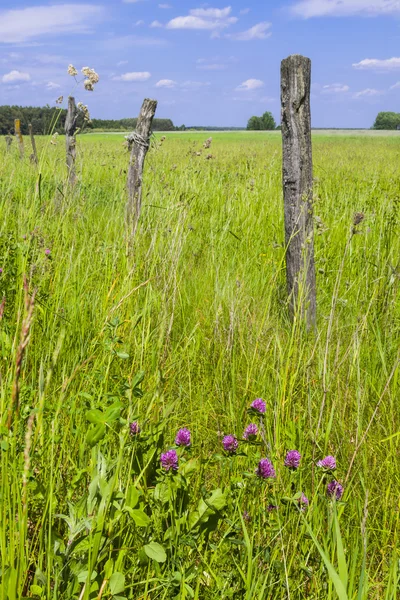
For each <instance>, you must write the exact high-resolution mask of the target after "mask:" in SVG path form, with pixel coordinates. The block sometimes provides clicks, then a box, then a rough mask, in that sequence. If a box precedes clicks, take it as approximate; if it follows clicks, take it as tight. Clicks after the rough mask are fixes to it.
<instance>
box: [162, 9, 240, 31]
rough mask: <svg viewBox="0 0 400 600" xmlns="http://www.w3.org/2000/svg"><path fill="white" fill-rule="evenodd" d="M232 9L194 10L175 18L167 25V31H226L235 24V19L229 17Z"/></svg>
mask: <svg viewBox="0 0 400 600" xmlns="http://www.w3.org/2000/svg"><path fill="white" fill-rule="evenodd" d="M231 12H232V8H231V7H230V6H227V7H226V8H194V9H192V10H190V11H189V15H188V16H185V17H176V18H175V19H172V20H171V21H169V23H167V29H200V30H201V29H202V30H208V31H216V30H221V29H226V28H227V27H229V26H230V25H234V24H235V23H237V21H238V19H237V17H231V16H230V14H231Z"/></svg>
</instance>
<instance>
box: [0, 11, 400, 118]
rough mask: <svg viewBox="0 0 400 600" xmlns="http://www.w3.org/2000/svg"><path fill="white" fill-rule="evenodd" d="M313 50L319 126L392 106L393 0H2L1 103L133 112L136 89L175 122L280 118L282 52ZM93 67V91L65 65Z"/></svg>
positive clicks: (395, 66) (396, 94)
mask: <svg viewBox="0 0 400 600" xmlns="http://www.w3.org/2000/svg"><path fill="white" fill-rule="evenodd" d="M294 53H299V54H304V55H306V56H309V57H310V58H311V59H312V64H313V67H312V69H313V73H312V80H313V87H312V117H313V125H314V126H315V127H330V126H332V127H370V126H371V125H372V123H373V121H374V118H375V116H376V114H377V112H379V111H380V110H391V111H396V112H397V111H400V0H283V1H278V0H231V1H229V2H228V1H227V2H224V1H222V0H218V1H215V2H214V0H212V2H211V4H203V3H201V2H198V3H197V2H196V0H102V1H99V2H98V3H97V2H96V3H90V2H87V3H86V2H74V0H71V2H70V3H63V2H52V3H50V4H47V3H45V2H44V0H42V1H40V0H39V1H35V0H12V1H11V0H1V8H0V104H23V105H28V104H29V105H44V104H47V103H49V104H53V103H54V101H55V99H56V98H57V97H58V96H60V95H61V94H63V95H68V94H71V93H74V95H75V96H76V99H77V100H80V101H83V102H84V103H85V104H88V105H89V108H90V112H91V114H92V116H93V117H98V118H121V117H131V116H136V115H137V113H138V110H139V108H140V105H141V102H142V99H143V98H144V97H146V96H147V97H154V98H157V99H158V100H159V109H158V116H160V117H170V118H171V119H173V121H174V123H175V124H177V125H180V124H185V125H187V126H189V125H221V126H229V125H232V126H244V125H245V124H246V122H247V119H248V118H249V117H250V116H251V115H253V114H256V115H258V114H262V113H263V112H264V111H265V110H270V111H271V112H272V113H273V114H274V116H275V118H276V119H277V121H278V120H279V112H280V108H279V68H280V61H281V59H282V58H285V57H286V56H288V55H289V54H294ZM70 63H71V64H73V65H74V66H75V67H76V68H77V69H78V70H80V69H81V68H82V67H84V66H89V67H92V68H94V69H95V70H96V71H97V72H98V73H99V75H100V82H99V84H98V85H97V86H96V90H95V91H94V92H86V91H83V89H82V86H80V87H79V88H78V89H74V85H75V82H74V80H73V79H72V78H71V77H70V76H68V74H67V67H68V65H69V64H70Z"/></svg>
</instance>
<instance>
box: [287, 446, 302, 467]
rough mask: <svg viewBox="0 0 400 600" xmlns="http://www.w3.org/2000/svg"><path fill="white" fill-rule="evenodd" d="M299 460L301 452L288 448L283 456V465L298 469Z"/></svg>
mask: <svg viewBox="0 0 400 600" xmlns="http://www.w3.org/2000/svg"><path fill="white" fill-rule="evenodd" d="M300 460H301V454H300V452H299V451H298V450H289V452H288V453H287V454H286V458H285V467H289V469H298V468H299V465H300Z"/></svg>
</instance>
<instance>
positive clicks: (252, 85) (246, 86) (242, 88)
mask: <svg viewBox="0 0 400 600" xmlns="http://www.w3.org/2000/svg"><path fill="white" fill-rule="evenodd" d="M262 87H264V82H263V81H261V79H247V81H243V83H241V84H240V85H239V86H238V87H237V88H236V91H238V92H249V91H253V90H259V89H260V88H262Z"/></svg>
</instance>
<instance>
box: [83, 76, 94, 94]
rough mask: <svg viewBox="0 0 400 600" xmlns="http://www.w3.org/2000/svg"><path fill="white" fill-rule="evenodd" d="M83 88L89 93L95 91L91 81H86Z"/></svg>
mask: <svg viewBox="0 0 400 600" xmlns="http://www.w3.org/2000/svg"><path fill="white" fill-rule="evenodd" d="M83 87H84V88H85V90H87V91H88V92H93V91H94V86H93V83H92V82H91V81H90V79H85V81H84V82H83Z"/></svg>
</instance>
